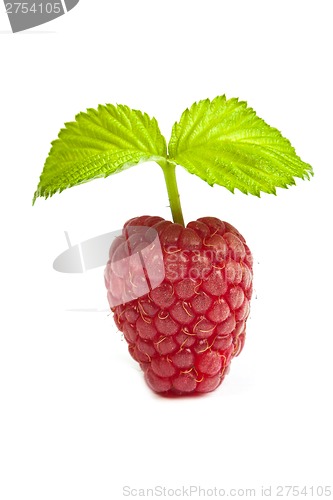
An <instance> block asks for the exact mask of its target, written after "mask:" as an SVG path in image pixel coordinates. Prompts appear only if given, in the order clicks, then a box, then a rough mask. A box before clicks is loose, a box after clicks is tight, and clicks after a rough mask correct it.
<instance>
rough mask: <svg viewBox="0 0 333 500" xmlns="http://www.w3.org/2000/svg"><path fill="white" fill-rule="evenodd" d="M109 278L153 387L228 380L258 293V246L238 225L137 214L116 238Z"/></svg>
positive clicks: (114, 303)
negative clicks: (253, 246) (254, 277)
mask: <svg viewBox="0 0 333 500" xmlns="http://www.w3.org/2000/svg"><path fill="white" fill-rule="evenodd" d="M154 235H155V236H157V235H158V238H157V239H156V238H155V237H154ZM159 245H160V246H159ZM157 250H159V252H158V251H157ZM105 283H106V287H107V290H108V300H109V304H110V307H111V310H112V311H113V313H114V319H115V322H116V325H117V327H118V328H119V330H120V331H121V332H123V334H124V337H125V339H126V341H127V343H128V347H129V352H130V354H131V355H132V357H133V358H134V359H135V360H136V361H137V362H138V363H139V364H140V366H141V368H142V369H143V371H144V373H145V379H146V382H147V384H148V385H149V387H150V388H151V389H153V390H154V391H155V392H158V393H166V394H176V395H182V394H193V393H205V392H210V391H213V390H214V389H216V388H217V387H218V386H219V385H220V384H221V382H222V380H223V379H224V377H225V375H226V373H227V372H228V371H229V365H230V362H231V360H232V359H233V358H234V357H235V356H238V354H239V353H240V352H241V350H242V348H243V345H244V341H245V332H246V320H247V317H248V315H249V310H250V309H249V301H250V299H251V295H252V256H251V252H250V250H249V248H248V246H247V245H246V242H245V240H244V238H243V237H242V236H241V235H240V233H239V232H238V231H237V230H236V229H235V228H234V227H233V226H231V225H230V224H228V223H226V222H222V221H220V220H219V219H217V218H214V217H203V218H200V219H198V220H197V221H193V222H190V223H189V224H188V225H187V226H186V227H185V228H184V227H183V226H181V225H180V224H175V223H172V222H170V221H165V220H164V219H162V218H161V217H149V216H143V217H138V218H135V219H131V220H130V221H128V222H127V223H126V224H125V226H124V229H123V233H122V236H120V237H118V238H117V240H115V242H114V243H113V245H112V246H111V249H110V256H109V261H108V263H107V266H106V269H105ZM154 283H155V284H156V285H157V286H153V284H154ZM148 290H149V291H148Z"/></svg>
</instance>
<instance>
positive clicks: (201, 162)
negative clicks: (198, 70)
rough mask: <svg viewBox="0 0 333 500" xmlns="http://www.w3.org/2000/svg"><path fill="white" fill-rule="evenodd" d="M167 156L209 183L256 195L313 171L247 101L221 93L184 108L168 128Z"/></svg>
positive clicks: (274, 191) (292, 181) (268, 191)
mask: <svg viewBox="0 0 333 500" xmlns="http://www.w3.org/2000/svg"><path fill="white" fill-rule="evenodd" d="M169 159H170V160H171V161H172V162H174V163H176V164H178V165H182V166H183V167H185V168H186V169H187V170H188V171H189V172H190V173H192V174H196V175H198V176H199V177H200V178H201V179H203V180H205V181H206V182H208V183H209V184H210V185H213V184H219V185H221V186H224V187H226V188H227V189H229V190H230V191H231V192H234V190H235V189H239V190H240V191H242V192H243V193H246V194H248V193H250V194H253V195H257V196H260V192H262V191H263V192H266V193H274V194H275V193H276V188H277V187H282V188H287V187H288V186H289V185H292V184H295V180H294V177H300V178H302V179H304V178H309V176H310V175H313V172H312V168H311V166H310V165H309V164H308V163H304V162H303V161H302V160H301V159H300V158H299V157H298V156H297V155H296V152H295V150H294V148H293V147H292V145H291V144H290V142H289V141H288V139H286V138H285V137H283V136H282V135H281V133H280V132H279V131H278V130H277V129H276V128H273V127H271V126H269V125H268V124H267V123H265V122H264V120H262V119H261V118H259V117H258V116H257V115H256V113H255V111H254V110H253V109H252V108H249V107H248V106H247V103H246V102H241V101H239V100H238V99H235V98H233V99H229V100H227V99H226V97H225V96H224V95H223V96H219V97H216V98H215V99H213V100H212V101H210V100H209V99H206V100H204V101H199V102H198V103H194V104H193V105H192V106H191V108H190V109H186V110H185V111H184V113H183V114H182V116H181V118H180V121H179V122H178V123H175V125H174V126H173V129H172V134H171V139H170V142H169Z"/></svg>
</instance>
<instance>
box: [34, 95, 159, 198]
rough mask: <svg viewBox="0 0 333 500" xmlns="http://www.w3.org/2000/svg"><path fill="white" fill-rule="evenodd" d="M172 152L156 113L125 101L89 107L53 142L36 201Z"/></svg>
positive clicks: (156, 159)
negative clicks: (93, 107) (153, 114)
mask: <svg viewBox="0 0 333 500" xmlns="http://www.w3.org/2000/svg"><path fill="white" fill-rule="evenodd" d="M166 154H167V153H166V141H165V139H164V137H163V136H162V134H161V132H160V130H159V127H158V124H157V121H156V120H155V118H149V116H148V115H147V114H145V113H142V112H141V111H137V110H134V109H130V108H128V107H127V106H123V105H117V106H113V105H112V104H107V105H105V106H102V105H100V106H98V109H88V110H87V112H86V113H79V114H78V115H77V116H76V117H75V122H70V123H66V124H65V128H63V129H62V130H60V133H59V136H58V139H56V140H55V141H54V142H53V143H52V148H51V151H50V153H49V156H48V158H47V159H46V162H45V165H44V169H43V172H42V174H41V176H40V182H39V184H38V187H37V190H36V192H35V195H34V199H33V203H34V202H35V200H36V198H37V197H38V196H45V198H48V197H49V196H52V195H53V194H54V193H56V192H61V191H63V190H64V189H66V188H69V187H72V186H75V185H77V184H81V183H83V182H87V181H89V180H91V179H95V178H97V177H107V176H109V175H111V174H115V173H117V172H120V171H122V170H124V169H125V168H128V167H131V166H133V165H137V164H138V163H141V162H145V161H152V160H155V161H160V160H163V159H165V158H166Z"/></svg>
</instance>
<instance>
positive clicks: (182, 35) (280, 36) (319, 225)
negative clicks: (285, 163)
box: [0, 0, 333, 500]
mask: <svg viewBox="0 0 333 500" xmlns="http://www.w3.org/2000/svg"><path fill="white" fill-rule="evenodd" d="M331 10H332V9H331V2H329V1H321V0H318V1H316V2H306V1H291V0H290V1H281V0H280V1H271V2H267V1H251V2H249V1H237V0H234V1H223V0H219V1H215V0H206V1H205V2H202V1H200V2H199V1H195V0H191V1H186V0H177V1H174V0H169V1H168V2H167V1H156V0H154V1H148V0H141V1H137V0H135V1H134V0H131V1H126V0H124V1H122V2H120V1H111V0H109V1H107V0H104V1H102V0H94V1H92V0H91V1H88V0H81V1H80V3H79V4H78V6H77V7H75V9H73V10H72V11H71V12H69V13H68V14H67V15H65V16H63V17H60V18H59V19H57V20H55V21H53V22H51V23H49V24H46V25H44V26H41V27H39V28H35V29H33V30H31V31H28V32H25V33H20V34H15V35H13V34H11V33H10V32H9V29H10V28H9V23H8V20H7V18H6V16H5V14H4V9H2V12H1V14H0V22H1V24H0V31H1V33H0V44H1V47H0V50H1V80H0V86H1V93H0V100H1V106H0V124H1V196H0V203H1V212H0V213H1V226H2V234H1V236H2V238H1V239H2V243H1V260H0V266H1V274H0V286H1V314H0V332H1V341H0V342H1V343H0V406H1V408H0V498H1V499H2V500H12V499H15V500H23V499H34V500H39V499H43V500H53V499H62V500H67V499H68V500H69V499H70V500H74V499H75V500H76V499H80V500H88V499H89V500H90V499H94V500H95V499H98V500H106V499H111V498H115V499H120V498H122V488H123V486H125V485H128V486H130V487H131V488H148V487H154V486H155V485H161V486H166V487H168V488H176V487H178V486H180V485H185V486H188V485H200V486H201V487H207V488H213V487H215V486H216V487H218V488H229V487H230V488H236V489H238V488H256V489H257V496H258V497H259V496H260V491H261V486H262V485H265V486H266V487H267V486H269V485H273V487H275V486H277V485H299V486H304V485H307V486H317V485H330V484H332V483H333V477H332V460H333V457H332V445H333V439H332V418H333V414H332V379H333V377H332V375H333V368H332V366H333V365H332V348H333V341H332V334H333V331H332V318H331V314H332V278H333V275H332V263H331V260H332V259H331V252H332V250H331V248H332V247H331V243H332V238H331V230H332V222H331V217H332V201H331V200H332V182H333V178H332V146H331V145H332V111H333V110H332V84H333V82H332V76H331V63H332V44H333V36H332V25H331V23H332V21H331V19H332V16H331V14H332V12H331ZM223 93H226V95H227V97H239V98H240V99H242V100H247V101H248V103H249V105H251V106H252V107H253V108H254V109H255V110H256V111H257V113H258V115H259V116H261V117H262V118H264V119H265V120H266V121H267V122H268V123H270V124H271V125H273V126H275V127H277V128H279V129H280V130H281V131H282V132H283V134H284V135H285V136H287V137H288V138H289V139H290V140H291V142H292V144H293V145H294V147H295V148H296V150H297V152H298V154H299V155H300V156H301V157H302V158H303V159H304V160H305V161H307V162H309V163H311V164H312V165H313V168H314V170H315V176H314V177H313V179H312V180H311V181H310V182H305V181H297V187H292V188H290V189H289V190H285V191H284V190H279V192H278V196H276V197H274V196H270V195H263V196H262V198H261V199H257V198H254V197H250V196H248V197H247V196H244V195H242V194H241V193H237V194H235V195H231V194H230V193H228V192H227V191H226V190H225V189H223V188H221V187H214V188H210V187H209V186H206V185H205V184H204V183H203V182H202V181H201V180H200V179H197V178H194V177H193V176H190V175H189V174H187V173H186V172H185V171H184V170H183V169H181V168H179V169H178V178H179V188H180V192H181V198H182V203H183V210H184V215H185V219H186V221H187V222H188V221H190V220H193V219H195V218H197V217H200V216H206V215H212V216H217V217H220V218H221V219H223V220H226V221H228V222H230V223H232V224H233V225H235V226H236V227H237V228H238V229H239V230H240V231H241V232H242V233H243V235H244V236H245V238H246V239H247V242H248V244H249V246H250V247H251V249H252V252H253V254H254V258H255V294H254V298H253V304H252V312H251V316H250V318H249V321H248V336H247V342H246V346H245V349H244V351H243V352H242V354H241V356H240V357H239V358H237V359H235V360H234V361H233V363H232V367H231V371H230V374H229V375H228V377H227V378H226V380H225V382H224V383H223V385H222V386H221V387H220V388H219V389H218V390H216V391H215V392H213V393H211V394H209V395H207V396H205V397H200V398H184V399H165V398H161V397H159V396H156V395H155V394H154V393H152V392H151V391H150V390H149V389H148V388H147V387H146V385H145V383H144V381H143V377H142V374H141V372H140V370H139V368H138V367H137V366H136V364H135V363H134V361H132V360H131V358H130V356H129V354H128V353H127V348H126V345H125V342H124V341H123V340H122V339H121V335H120V333H119V332H117V330H116V327H115V325H114V324H113V320H112V317H111V316H110V315H109V314H108V311H107V302H106V298H105V291H104V284H103V280H102V273H103V269H99V270H96V271H93V272H91V273H90V274H84V275H65V274H58V273H56V272H55V271H54V270H53V269H52V262H53V259H54V258H55V257H56V256H57V255H58V254H59V253H60V252H62V251H63V250H64V249H65V247H66V240H65V238H64V233H63V231H64V230H67V231H69V234H70V237H71V239H72V243H76V242H79V241H82V240H83V239H86V238H90V237H93V236H95V235H98V234H100V233H103V232H107V231H110V230H114V229H118V228H120V227H121V226H122V225H123V223H124V222H125V221H126V220H127V219H128V218H130V217H133V216H136V215H143V214H150V215H161V216H164V217H167V218H169V217H170V214H169V209H168V207H167V205H168V201H167V196H166V191H165V188H164V186H163V176H162V173H161V171H160V169H159V167H158V166H157V165H154V164H143V165H141V166H139V167H137V168H132V169H129V170H127V171H126V172H124V173H122V174H121V175H117V176H114V177H110V178H108V179H107V180H96V181H93V182H91V183H88V184H86V185H83V186H79V187H76V188H72V189H70V190H68V191H67V192H64V193H62V194H61V195H55V196H54V197H53V198H52V199H49V200H47V201H45V200H43V199H41V200H38V201H37V203H36V205H35V207H34V208H32V206H31V200H32V196H33V192H34V190H35V188H36V185H37V182H38V178H39V175H40V172H41V170H42V167H43V163H44V160H45V157H46V156H47V154H48V151H49V145H50V141H51V140H53V139H55V138H56V136H57V134H58V131H59V129H60V128H61V126H62V125H63V123H64V122H65V121H69V120H72V119H73V117H74V116H75V114H76V113H77V112H79V111H81V110H85V109H86V108H87V107H95V106H97V105H98V104H99V103H106V102H111V103H122V104H128V105H129V106H130V107H133V108H136V109H142V110H143V111H146V112H148V113H149V114H150V115H153V116H155V117H156V118H157V119H158V121H159V124H160V127H161V130H162V132H163V133H164V134H165V135H166V136H167V138H168V137H169V134H170V130H171V126H172V124H173V122H174V121H175V120H177V119H178V118H179V116H180V114H181V112H182V111H183V110H184V109H185V108H186V107H187V106H189V105H191V104H192V102H194V101H196V100H199V99H202V98H206V97H210V98H213V97H215V96H216V95H219V94H223ZM73 309H74V311H73ZM80 309H81V311H80ZM82 309H91V311H90V312H88V311H82ZM273 491H274V490H273ZM273 491H272V493H273ZM332 495H333V494H332ZM273 496H274V494H273ZM310 496H311V495H310ZM317 497H319V496H315V497H314V498H317ZM192 498H198V497H197V496H192Z"/></svg>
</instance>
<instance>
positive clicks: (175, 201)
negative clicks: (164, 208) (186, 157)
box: [158, 160, 185, 226]
mask: <svg viewBox="0 0 333 500" xmlns="http://www.w3.org/2000/svg"><path fill="white" fill-rule="evenodd" d="M158 164H159V165H160V167H162V170H163V173H164V179H165V184H166V187H167V191H168V197H169V202H170V208H171V213H172V218H173V222H176V223H177V224H181V225H182V226H184V225H185V224H184V218H183V212H182V207H181V204H180V197H179V192H178V186H177V179H176V165H175V164H174V163H172V162H171V161H168V160H164V161H160V162H158Z"/></svg>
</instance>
